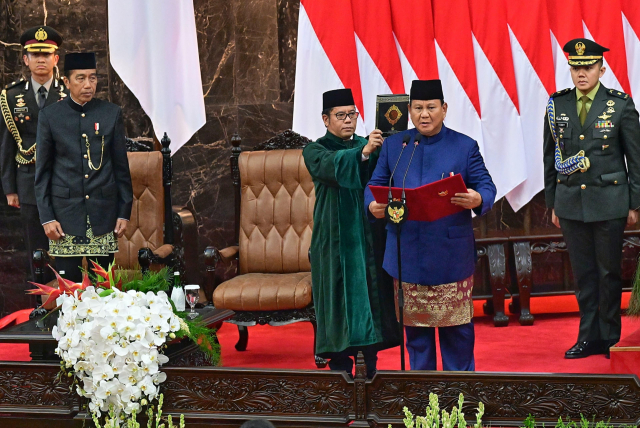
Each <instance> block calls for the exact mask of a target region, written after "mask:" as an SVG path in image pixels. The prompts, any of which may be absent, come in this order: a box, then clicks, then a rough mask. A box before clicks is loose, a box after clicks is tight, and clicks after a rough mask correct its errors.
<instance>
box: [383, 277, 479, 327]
mask: <svg viewBox="0 0 640 428" xmlns="http://www.w3.org/2000/svg"><path fill="white" fill-rule="evenodd" d="M402 284H403V285H402V290H403V294H404V320H403V321H404V325H408V326H411V327H450V326H454V325H462V324H467V323H469V322H471V318H473V300H472V296H471V292H472V291H473V275H472V276H470V277H469V278H467V279H465V280H462V281H458V282H451V283H449V284H442V285H436V286H429V285H420V284H412V283H408V282H404V281H403V282H402ZM394 286H395V300H396V316H398V315H399V314H398V280H397V279H395V280H394Z"/></svg>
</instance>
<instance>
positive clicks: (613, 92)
mask: <svg viewBox="0 0 640 428" xmlns="http://www.w3.org/2000/svg"><path fill="white" fill-rule="evenodd" d="M607 93H608V94H609V95H613V96H614V97H618V98H622V99H623V100H626V99H627V98H629V94H625V93H624V92H620V91H616V90H615V89H609V90H608V91H607Z"/></svg>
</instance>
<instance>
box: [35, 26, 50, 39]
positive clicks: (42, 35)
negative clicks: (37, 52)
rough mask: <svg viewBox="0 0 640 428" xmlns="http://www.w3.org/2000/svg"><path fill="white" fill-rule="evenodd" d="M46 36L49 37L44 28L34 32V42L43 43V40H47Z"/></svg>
mask: <svg viewBox="0 0 640 428" xmlns="http://www.w3.org/2000/svg"><path fill="white" fill-rule="evenodd" d="M48 36H49V35H48V34H47V32H46V31H44V28H40V29H39V30H38V31H36V40H37V41H39V42H44V41H45V40H47V37H48Z"/></svg>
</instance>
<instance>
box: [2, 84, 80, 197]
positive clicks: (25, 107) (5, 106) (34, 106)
mask: <svg viewBox="0 0 640 428" xmlns="http://www.w3.org/2000/svg"><path fill="white" fill-rule="evenodd" d="M3 92H4V93H3V94H2V96H1V97H0V107H1V110H2V116H3V120H0V122H1V123H0V172H1V178H2V188H3V190H4V193H5V195H8V194H11V193H17V194H18V198H19V199H20V203H21V204H30V205H36V194H35V191H34V187H33V183H34V179H35V175H36V168H35V151H34V150H29V149H30V148H32V147H33V146H34V144H36V131H37V129H38V115H39V113H40V108H39V107H38V102H37V101H36V94H35V93H34V92H33V87H32V83H31V81H30V80H25V79H20V80H18V81H16V82H13V83H12V84H9V85H7V87H6V88H5V90H4V91H3ZM67 96H68V90H67V89H65V87H64V85H63V84H62V81H58V80H55V79H54V80H53V82H52V83H51V86H50V87H49V91H48V95H47V100H46V101H45V107H46V106H48V105H50V104H53V103H55V102H57V101H60V100H63V99H64V98H65V97H67ZM9 128H12V130H10V129H9ZM19 141H20V145H21V146H22V149H23V151H20V148H19V146H18V142H19ZM25 152H31V153H29V154H26V153H25Z"/></svg>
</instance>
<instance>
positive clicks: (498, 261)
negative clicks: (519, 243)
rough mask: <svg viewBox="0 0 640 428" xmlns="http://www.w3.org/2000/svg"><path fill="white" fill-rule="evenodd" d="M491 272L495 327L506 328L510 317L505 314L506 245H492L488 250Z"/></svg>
mask: <svg viewBox="0 0 640 428" xmlns="http://www.w3.org/2000/svg"><path fill="white" fill-rule="evenodd" d="M487 257H488V259H489V272H490V275H491V295H492V299H491V301H492V303H493V311H494V315H493V325H494V326H496V327H506V326H507V325H509V317H508V316H507V315H506V314H505V313H504V295H505V289H506V285H507V259H506V257H505V253H504V244H492V245H489V247H488V248H487Z"/></svg>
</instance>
